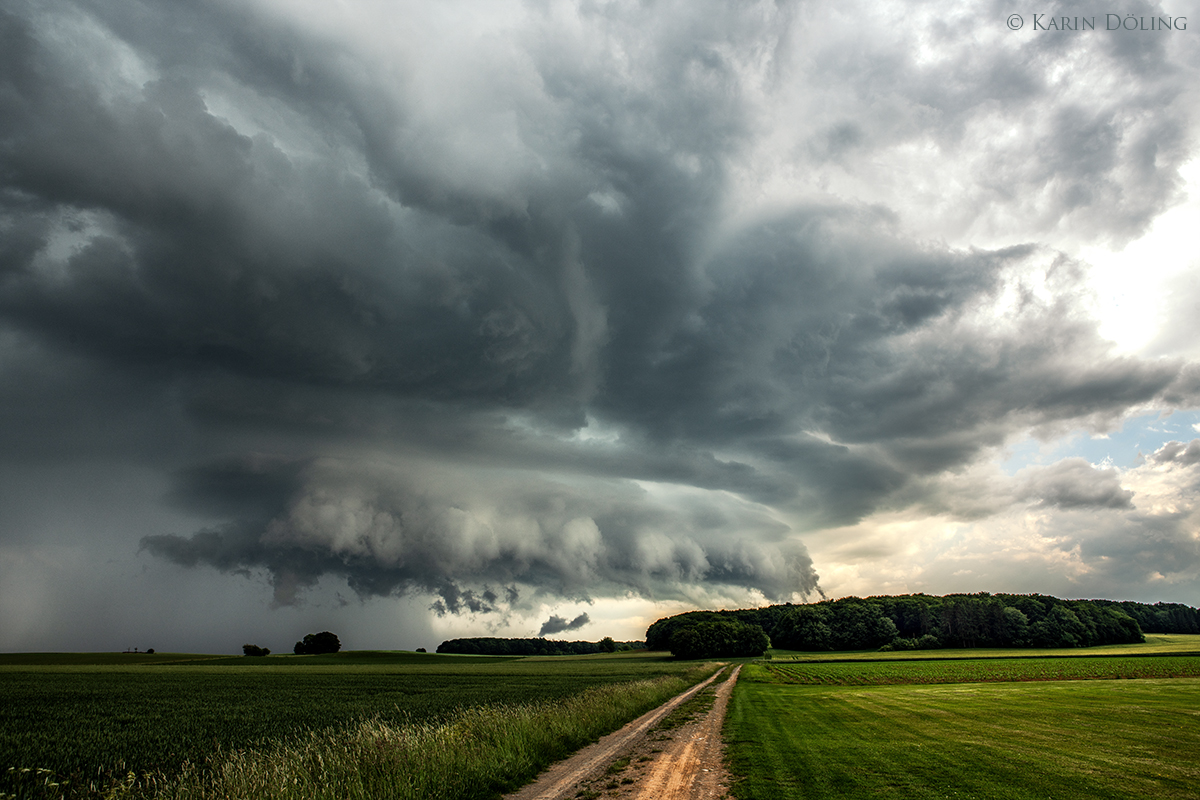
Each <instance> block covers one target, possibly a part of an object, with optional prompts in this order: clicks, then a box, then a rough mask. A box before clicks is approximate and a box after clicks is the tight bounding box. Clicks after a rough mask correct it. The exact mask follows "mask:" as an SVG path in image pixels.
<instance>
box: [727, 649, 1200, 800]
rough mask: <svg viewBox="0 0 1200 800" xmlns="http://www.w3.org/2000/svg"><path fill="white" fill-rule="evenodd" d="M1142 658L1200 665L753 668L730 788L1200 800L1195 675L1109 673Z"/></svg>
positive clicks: (1150, 669) (1036, 662)
mask: <svg viewBox="0 0 1200 800" xmlns="http://www.w3.org/2000/svg"><path fill="white" fill-rule="evenodd" d="M1148 638H1149V637H1148ZM1192 638H1195V637H1192ZM1005 654H1006V655H1011V654H1012V651H1005ZM922 655H924V654H922ZM1139 669H1140V670H1142V672H1140V673H1139V675H1159V676H1168V675H1197V674H1200V658H1197V657H1180V656H1166V657H1162V656H1157V657H1154V656H1152V657H1147V658H1096V659H1065V658H1047V659H1011V660H1010V659H995V660H987V659H982V660H972V661H950V662H947V661H942V662H909V663H894V662H866V663H859V664H854V663H832V664H830V663H812V664H799V663H797V664H792V663H788V662H784V663H778V662H765V663H759V664H748V665H746V667H745V668H743V670H742V679H741V680H740V681H739V682H738V685H737V688H736V690H735V692H734V696H733V701H732V703H731V705H730V712H729V718H728V720H727V727H726V737H727V739H728V741H729V742H730V754H731V758H732V765H733V770H734V773H735V776H736V777H737V783H736V785H735V790H734V795H735V796H736V797H737V798H740V799H741V800H789V798H806V800H824V798H849V799H850V800H854V799H855V798H874V797H878V796H887V797H899V798H944V797H954V798H981V799H982V798H988V799H989V800H1009V799H1010V798H1011V799H1012V800H1024V799H1025V798H1029V799H1030V800H1032V799H1033V798H1055V799H1056V800H1070V799H1072V798H1079V799H1080V800H1083V798H1088V799H1089V800H1090V799H1091V798H1098V797H1103V798H1146V797H1154V798H1196V797H1198V796H1200V759H1198V758H1197V755H1196V754H1197V753H1200V714H1197V712H1196V710H1197V709H1198V708H1200V678H1196V677H1140V678H1139V679H1136V680H1112V679H1111V678H1115V677H1126V678H1132V677H1138V675H1134V674H1131V673H1128V672H1127V671H1128V670H1135V671H1136V670H1139ZM1106 673H1107V674H1106ZM1058 678H1065V679H1061V680H1060V679H1058ZM1080 678H1087V679H1088V680H1080ZM997 681H999V682H997ZM806 684H807V685H806ZM870 684H890V685H870ZM930 684H940V685H930Z"/></svg>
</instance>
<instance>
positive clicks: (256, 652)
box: [242, 644, 271, 656]
mask: <svg viewBox="0 0 1200 800" xmlns="http://www.w3.org/2000/svg"><path fill="white" fill-rule="evenodd" d="M242 655H244V656H269V655H271V650H270V648H266V647H259V646H258V645H256V644H244V645H242Z"/></svg>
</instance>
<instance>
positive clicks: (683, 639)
mask: <svg viewBox="0 0 1200 800" xmlns="http://www.w3.org/2000/svg"><path fill="white" fill-rule="evenodd" d="M770 646H771V640H770V639H769V638H767V634H765V633H763V629H762V628H760V627H759V626H757V625H752V624H749V623H745V622H738V621H737V620H733V619H729V620H715V621H711V622H697V623H695V624H694V625H687V626H685V627H682V628H679V629H677V630H676V631H675V633H674V634H673V635H672V636H671V652H672V653H674V654H675V656H676V657H677V658H737V657H741V656H761V655H762V654H763V653H764V652H766V650H767V648H768V647H770Z"/></svg>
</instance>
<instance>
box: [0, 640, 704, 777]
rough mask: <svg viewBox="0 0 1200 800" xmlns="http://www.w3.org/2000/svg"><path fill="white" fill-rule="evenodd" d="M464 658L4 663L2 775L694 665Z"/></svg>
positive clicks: (456, 706)
mask: <svg viewBox="0 0 1200 800" xmlns="http://www.w3.org/2000/svg"><path fill="white" fill-rule="evenodd" d="M264 660H267V661H269V660H270V659H264ZM461 661H462V667H461V668H454V667H446V666H439V667H435V668H427V669H421V668H418V667H403V666H401V667H392V668H391V669H389V670H387V671H383V670H374V669H359V668H352V667H342V668H334V667H330V666H324V667H314V668H296V667H288V668H279V669H271V668H264V667H262V666H258V664H257V662H256V664H255V665H254V666H252V667H246V668H239V667H237V666H225V667H215V668H212V667H173V666H145V667H141V668H138V669H125V670H116V669H111V668H104V667H99V668H69V669H62V668H59V669H55V668H47V669H37V668H6V669H2V670H0V772H3V771H5V770H7V769H8V768H9V767H15V768H28V769H37V768H41V769H48V770H50V771H51V773H52V774H54V775H57V776H60V777H69V778H71V779H73V780H74V781H75V782H76V783H78V782H79V781H80V780H89V781H90V780H93V779H95V778H96V777H97V776H98V775H112V774H124V773H125V772H126V771H128V770H132V771H135V772H138V773H142V772H146V771H152V770H154V771H164V772H171V771H172V770H175V769H177V768H178V767H179V765H180V764H182V763H183V762H185V761H186V762H191V763H193V764H199V763H203V762H204V761H205V759H206V758H207V757H208V756H210V755H211V754H213V753H215V752H217V751H224V752H229V751H236V750H238V749H244V748H252V747H259V746H261V745H263V744H264V743H266V742H276V741H280V740H282V739H286V738H289V737H294V736H296V735H300V734H303V733H304V732H306V731H312V730H322V729H338V728H349V727H352V726H354V725H356V724H358V722H359V721H361V720H364V719H375V720H378V721H379V722H381V723H382V724H389V725H395V724H401V723H410V722H420V723H438V722H439V721H442V720H445V719H448V718H450V717H451V716H453V715H454V714H456V713H458V712H460V711H462V710H463V709H466V708H472V707H477V706H483V705H489V706H494V705H503V706H514V705H520V704H528V703H536V702H543V701H557V700H561V699H564V698H567V697H570V696H573V695H577V694H579V693H580V692H582V691H584V690H587V689H589V688H592V687H600V686H606V685H612V684H618V683H627V682H629V681H631V680H636V679H639V678H648V677H653V676H654V675H661V674H664V673H681V672H683V671H685V670H686V669H688V668H690V667H693V666H694V665H684V664H673V663H670V662H663V661H658V662H653V663H646V662H644V661H639V660H637V659H629V660H628V661H625V660H623V659H612V660H611V661H609V660H596V661H586V660H585V661H578V662H573V663H571V664H567V663H561V662H536V661H525V662H510V663H502V662H501V663H498V662H495V661H482V660H477V659H469V658H463V659H461ZM0 783H3V776H2V775H0ZM0 791H3V789H2V788H0Z"/></svg>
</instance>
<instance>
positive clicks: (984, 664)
mask: <svg viewBox="0 0 1200 800" xmlns="http://www.w3.org/2000/svg"><path fill="white" fill-rule="evenodd" d="M752 675H754V676H764V677H765V678H766V679H767V680H769V681H770V682H772V683H789V684H812V685H821V684H824V685H832V686H868V685H886V684H930V683H989V682H993V683H994V682H998V681H1006V682H1013V681H1069V680H1103V679H1110V680H1111V679H1133V678H1200V658H1197V657H1195V656H1155V657H1152V658H1130V657H1125V658H1121V657H1119V656H1118V657H1108V658H1030V659H1026V658H1012V659H1009V658H990V659H989V658H983V659H970V660H968V659H953V660H951V659H943V660H940V661H875V662H857V663H855V662H835V663H829V662H826V663H810V664H789V663H787V662H784V663H777V662H770V663H768V664H766V665H765V668H764V669H756V670H755V671H754V672H753V673H752ZM744 680H755V677H750V676H747V677H746V678H744Z"/></svg>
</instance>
